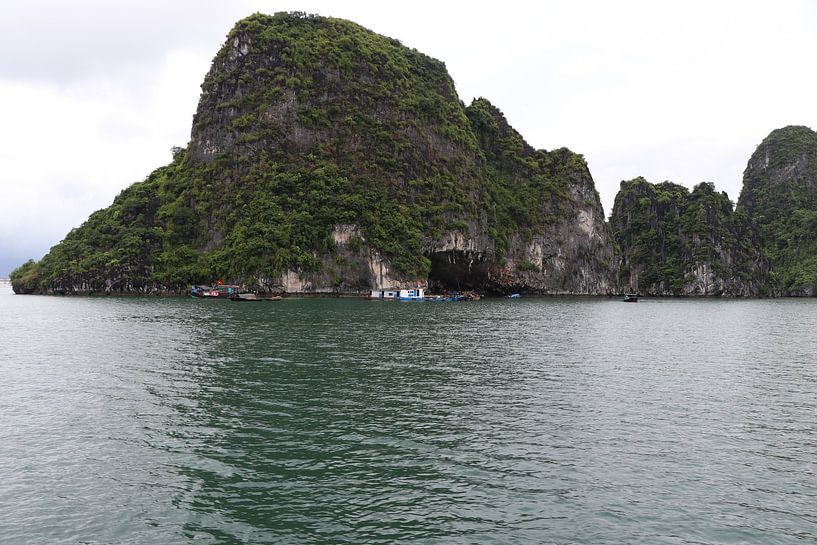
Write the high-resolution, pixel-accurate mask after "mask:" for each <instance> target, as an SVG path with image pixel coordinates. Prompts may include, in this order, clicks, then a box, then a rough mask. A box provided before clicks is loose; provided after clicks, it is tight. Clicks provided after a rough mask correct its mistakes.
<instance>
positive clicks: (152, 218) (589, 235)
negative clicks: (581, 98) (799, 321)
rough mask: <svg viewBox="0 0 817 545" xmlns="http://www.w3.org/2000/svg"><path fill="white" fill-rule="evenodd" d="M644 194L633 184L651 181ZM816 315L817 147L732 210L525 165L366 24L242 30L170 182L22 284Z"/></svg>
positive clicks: (137, 191)
mask: <svg viewBox="0 0 817 545" xmlns="http://www.w3.org/2000/svg"><path fill="white" fill-rule="evenodd" d="M636 174H637V173H633V175H634V176H635V175H636ZM216 278H218V279H223V280H224V282H225V283H230V284H236V285H242V286H246V287H247V289H251V290H253V291H257V292H264V293H291V294H292V293H297V294H308V293H315V294H317V293H325V294H350V295H351V294H361V295H363V294H368V293H370V291H371V290H378V289H399V288H408V287H416V286H428V287H432V288H437V289H451V288H456V289H467V290H475V291H479V292H482V293H487V294H506V293H513V292H526V293H531V294H582V295H605V294H613V293H621V292H626V291H633V290H636V289H637V290H638V291H640V292H641V293H643V294H650V295H715V296H717V295H723V296H785V295H809V296H813V295H815V294H817V133H815V132H814V131H812V130H811V129H809V128H807V127H800V126H791V127H785V128H781V129H778V130H774V131H773V132H772V133H771V134H770V135H769V136H768V137H767V138H766V139H765V140H764V141H763V142H761V143H760V145H759V146H758V147H757V150H756V151H755V153H754V154H753V155H752V157H751V158H749V161H748V165H747V167H746V170H745V172H744V182H743V189H742V191H741V194H740V196H739V198H738V200H737V203H736V204H733V203H732V202H731V201H730V198H729V197H728V196H727V195H726V194H725V193H722V192H718V191H717V190H716V189H715V187H714V186H713V185H712V184H710V183H701V184H700V185H698V186H696V187H695V188H694V189H693V190H692V191H689V190H688V189H686V188H685V187H683V186H680V185H676V184H673V183H671V182H663V183H659V184H653V183H650V182H648V181H647V180H644V179H642V178H635V179H632V180H629V181H624V182H622V183H621V189H620V191H619V194H618V196H617V197H616V199H615V206H614V209H613V212H612V216H611V218H610V221H609V222H606V221H605V218H604V213H603V210H602V207H601V203H600V201H599V196H598V193H597V192H596V190H595V187H594V184H593V178H592V176H591V174H590V172H589V170H588V168H587V164H586V162H585V161H584V159H583V157H582V156H581V155H579V154H578V153H575V152H573V151H570V150H568V149H565V148H562V149H557V150H552V151H546V150H537V149H533V148H532V147H531V146H529V145H528V144H527V143H526V142H525V140H524V138H523V137H522V135H520V134H519V133H518V132H517V131H515V130H514V129H513V128H512V127H511V126H509V125H508V123H507V121H506V120H505V117H504V116H503V114H502V112H501V111H500V110H499V109H498V108H497V107H496V106H494V105H493V104H491V102H489V100H487V99H485V98H479V99H476V100H474V101H473V102H472V103H471V104H469V105H467V106H466V105H465V104H463V103H462V102H461V101H460V100H459V98H458V95H457V93H456V90H455V88H454V83H453V81H452V79H451V77H450V76H449V74H448V73H447V71H446V68H445V65H444V64H443V63H442V62H440V61H438V60H435V59H432V58H430V57H428V56H426V55H424V54H423V53H421V52H419V51H416V50H414V49H410V48H407V47H405V46H403V45H402V44H401V43H400V42H399V41H397V40H394V39H391V38H387V37H384V36H380V35H378V34H375V33H373V32H371V31H369V30H367V29H365V28H362V27H360V26H358V25H356V24H354V23H351V22H348V21H344V20H340V19H333V18H324V17H318V16H310V15H304V14H287V13H279V14H276V15H274V16H266V15H260V14H256V15H252V16H250V17H248V18H246V19H244V20H242V21H240V22H238V23H237V24H236V25H235V27H234V28H233V30H232V31H231V32H230V33H229V35H228V37H227V40H226V42H225V44H224V46H223V47H222V48H221V50H220V51H219V52H218V54H217V55H216V57H215V59H214V60H213V63H212V67H211V68H210V71H209V72H208V73H207V75H206V76H205V79H204V83H203V84H202V94H201V98H200V101H199V105H198V109H197V111H196V114H195V116H194V118H193V127H192V130H191V138H190V142H189V144H188V145H187V147H186V148H183V149H174V153H173V161H172V162H171V163H170V164H169V165H166V166H163V167H160V168H158V169H156V170H155V171H154V172H153V173H151V174H150V175H149V176H148V177H147V178H146V179H145V180H144V181H142V182H138V183H135V184H133V185H131V186H130V187H128V188H127V189H125V190H124V191H122V192H121V193H120V194H119V196H118V197H117V198H116V199H115V200H114V202H113V203H112V204H111V205H110V206H109V207H107V208H105V209H103V210H99V211H97V212H94V213H93V214H92V215H91V216H90V217H89V218H88V220H87V221H86V222H85V223H83V224H82V225H81V226H79V227H77V228H75V229H73V230H72V231H71V232H69V233H68V234H67V235H66V237H65V239H64V240H63V241H62V242H60V243H59V244H57V245H56V246H54V247H53V248H51V250H50V252H49V253H48V254H47V255H46V256H44V257H43V258H42V259H41V260H40V261H38V262H34V261H29V262H27V263H25V264H23V265H21V266H20V267H19V268H18V269H16V270H15V271H14V272H13V273H12V275H11V281H12V285H13V289H14V291H15V292H16V293H49V294H91V293H121V294H124V293H144V294H148V293H167V294H172V293H182V292H186V291H187V290H189V288H190V286H191V285H194V284H201V283H211V282H213V281H214V279H216Z"/></svg>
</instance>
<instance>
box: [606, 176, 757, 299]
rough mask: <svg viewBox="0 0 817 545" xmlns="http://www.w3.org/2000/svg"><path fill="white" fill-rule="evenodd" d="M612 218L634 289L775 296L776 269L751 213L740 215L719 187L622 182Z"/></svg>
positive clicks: (625, 279) (625, 283)
mask: <svg viewBox="0 0 817 545" xmlns="http://www.w3.org/2000/svg"><path fill="white" fill-rule="evenodd" d="M610 221H611V227H612V231H613V235H614V238H615V241H616V245H617V248H618V250H619V254H620V259H621V269H620V274H621V278H620V284H621V286H622V287H623V288H624V289H625V290H627V291H636V288H637V289H638V291H640V292H641V293H645V294H651V295H728V296H758V295H766V294H768V265H767V263H765V262H764V260H763V259H762V256H761V255H760V251H759V248H758V245H757V240H756V239H754V238H753V232H752V230H751V228H750V226H749V224H748V222H747V218H746V215H745V213H743V212H741V211H734V212H733V210H732V202H731V201H730V200H729V197H728V195H726V193H718V192H717V191H715V187H714V185H713V184H711V183H701V184H699V185H697V186H696V187H695V188H694V189H693V190H692V192H690V191H689V190H688V189H687V188H686V187H684V186H681V185H678V184H673V183H671V182H664V183H661V184H651V183H649V182H647V181H646V180H645V179H643V178H636V179H633V180H630V181H626V182H621V188H620V190H619V192H618V194H617V195H616V200H615V204H614V206H613V213H612V216H611V220H610Z"/></svg>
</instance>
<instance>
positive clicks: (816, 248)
mask: <svg viewBox="0 0 817 545" xmlns="http://www.w3.org/2000/svg"><path fill="white" fill-rule="evenodd" d="M738 207H739V208H741V209H743V210H745V213H746V215H747V216H748V218H749V219H750V221H751V222H752V224H753V225H754V226H755V227H756V229H757V231H758V233H759V237H760V239H761V241H762V248H763V253H764V255H765V257H766V258H767V259H768V260H769V262H770V263H771V266H772V287H773V289H775V290H776V291H778V292H779V293H782V294H790V295H815V294H817V133H815V132H814V131H812V130H811V129H809V128H808V127H799V126H791V127H785V128H782V129H778V130H775V131H773V132H772V133H771V134H770V135H769V136H768V137H767V138H766V139H765V140H763V142H762V143H761V144H760V145H759V146H758V148H757V150H756V151H755V153H754V154H753V155H752V158H751V159H750V160H749V165H748V166H747V168H746V171H745V172H744V175H743V191H742V192H741V194H740V199H739V201H738Z"/></svg>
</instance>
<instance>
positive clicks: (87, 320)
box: [0, 287, 817, 545]
mask: <svg viewBox="0 0 817 545" xmlns="http://www.w3.org/2000/svg"><path fill="white" fill-rule="evenodd" d="M0 324H2V342H1V343H0V543H3V544H10V545H17V544H36V545H43V544H140V545H141V544H162V545H168V544H189V543H196V544H198V543H202V544H216V543H218V544H234V543H236V544H237V543H253V544H254V543H293V544H300V543H305V544H311V543H327V544H329V543H332V544H335V543H350V544H351V543H354V544H374V543H378V544H391V543H444V544H450V543H451V544H460V543H463V544H464V543H473V544H488V543H502V544H507V543H511V544H547V543H560V544H562V543H583V544H592V545H598V544H607V543H609V544H632V543H644V544H664V543H673V544H676V543H713V544H714V543H718V544H720V543H756V544H763V545H770V544H795V543H797V544H801V543H802V544H805V543H808V544H814V543H817V300H778V301H716V300H712V301H697V300H642V301H641V302H639V303H637V304H624V303H622V302H620V301H617V300H605V299H521V300H487V301H480V302H475V303H384V302H373V301H365V300H354V299H350V300H345V299H344V300H338V299H320V300H308V299H300V300H298V299H289V300H284V301H281V302H276V303H267V302H265V303H257V304H246V305H239V304H235V303H231V302H229V301H198V300H193V299H187V298H178V299H152V298H58V297H36V296H14V295H11V292H10V290H9V289H8V288H7V287H3V288H0Z"/></svg>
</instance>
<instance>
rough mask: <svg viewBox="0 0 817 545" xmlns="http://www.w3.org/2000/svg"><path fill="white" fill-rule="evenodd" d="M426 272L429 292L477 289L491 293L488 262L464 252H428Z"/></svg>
mask: <svg viewBox="0 0 817 545" xmlns="http://www.w3.org/2000/svg"><path fill="white" fill-rule="evenodd" d="M428 258H429V259H430V260H431V270H430V271H429V273H428V289H429V291H430V292H445V291H477V292H480V293H493V291H494V289H493V282H492V281H491V275H490V270H489V266H488V263H487V262H486V261H485V260H484V259H483V258H481V257H474V256H472V255H469V254H466V253H465V252H457V251H453V252H437V253H433V254H430V255H429V256H428Z"/></svg>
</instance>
